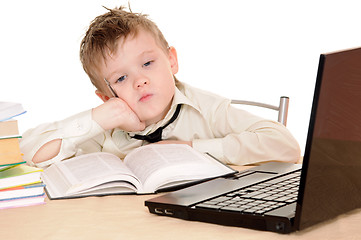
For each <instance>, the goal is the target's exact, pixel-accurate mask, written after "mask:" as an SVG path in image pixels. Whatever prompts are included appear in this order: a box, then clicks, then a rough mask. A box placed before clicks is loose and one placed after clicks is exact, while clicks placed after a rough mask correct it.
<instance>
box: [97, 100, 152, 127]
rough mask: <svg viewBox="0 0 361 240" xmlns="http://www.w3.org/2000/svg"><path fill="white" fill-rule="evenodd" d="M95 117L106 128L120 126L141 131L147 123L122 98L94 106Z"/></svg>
mask: <svg viewBox="0 0 361 240" xmlns="http://www.w3.org/2000/svg"><path fill="white" fill-rule="evenodd" d="M92 114H93V119H94V120H95V121H96V122H97V123H98V124H99V125H100V126H101V127H102V128H103V129H104V130H110V129H114V128H120V129H122V130H124V131H127V132H135V131H141V130H143V129H144V128H145V123H144V122H141V121H140V120H139V118H138V116H137V115H136V114H135V113H134V112H133V110H132V109H131V108H130V107H129V106H128V104H127V103H126V102H124V101H123V100H121V99H120V98H111V99H109V100H108V101H106V102H104V103H103V104H102V105H100V106H98V107H96V108H93V112H92Z"/></svg>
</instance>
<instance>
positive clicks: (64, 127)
mask: <svg viewBox="0 0 361 240" xmlns="http://www.w3.org/2000/svg"><path fill="white" fill-rule="evenodd" d="M230 102H231V101H230V100H229V99H226V98H223V97H220V96H217V95H215V94H212V93H209V92H206V91H202V90H199V89H196V88H193V87H190V86H189V85H187V84H184V83H181V82H178V83H177V88H176V91H175V95H174V98H173V102H172V106H171V109H170V110H169V112H168V114H167V115H166V117H165V118H164V119H163V120H162V121H160V122H158V123H156V124H153V125H150V126H148V127H146V129H145V130H143V131H141V132H136V133H128V132H124V131H122V130H121V129H113V130H109V131H104V130H103V129H102V128H101V127H100V126H99V125H98V124H97V123H96V122H95V121H94V120H92V110H91V109H90V110H87V111H85V112H82V113H79V114H76V115H74V116H72V117H69V118H67V119H64V120H62V121H57V122H54V123H46V124H42V125H39V126H38V127H36V128H33V129H30V130H28V131H26V132H25V133H24V134H23V138H22V140H21V142H20V147H21V149H22V151H23V153H24V159H25V160H26V161H27V162H28V163H29V164H31V165H36V166H38V167H46V166H48V165H50V164H52V163H54V162H57V161H61V160H63V159H67V158H70V157H73V156H76V155H80V154H84V153H90V152H99V151H104V152H110V153H113V154H115V155H117V156H119V157H120V158H124V157H125V156H126V155H127V154H128V153H129V152H130V151H131V150H132V149H134V148H136V147H139V146H142V145H145V144H148V143H147V142H145V141H143V140H137V139H134V138H131V137H130V136H132V135H134V134H140V135H146V134H149V133H151V132H153V131H155V130H156V129H157V128H158V127H160V126H164V125H165V124H166V123H167V122H168V121H169V119H170V118H171V117H172V116H173V113H174V112H175V109H176V106H177V105H178V104H182V108H181V112H180V114H179V116H178V118H177V119H176V120H175V121H174V122H173V123H171V124H170V125H169V126H167V127H166V128H165V129H164V130H163V134H162V139H163V140H182V141H192V144H193V148H194V149H196V150H198V151H200V152H208V153H210V154H212V155H213V156H214V157H216V158H218V159H219V160H220V161H222V162H224V163H227V164H237V165H245V164H252V163H258V162H264V161H272V160H276V161H284V162H297V161H298V160H299V158H300V148H299V145H298V143H297V141H296V140H295V139H294V137H293V136H292V135H291V133H290V132H289V131H288V129H287V128H286V127H285V126H283V125H282V124H280V123H278V122H275V121H271V120H266V119H263V118H260V117H258V116H255V115H253V114H250V113H249V112H247V111H244V110H240V109H238V108H235V107H233V106H232V105H231V104H230ZM54 139H62V144H61V148H60V152H59V154H58V155H57V156H56V157H54V158H53V159H50V160H48V161H45V162H42V163H37V164H34V163H33V162H32V158H33V156H34V155H35V153H36V152H37V151H38V150H39V148H40V147H41V146H42V145H44V144H45V143H47V142H49V141H51V140H54Z"/></svg>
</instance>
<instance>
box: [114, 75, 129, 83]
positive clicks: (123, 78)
mask: <svg viewBox="0 0 361 240" xmlns="http://www.w3.org/2000/svg"><path fill="white" fill-rule="evenodd" d="M126 78H127V76H121V77H120V78H118V80H117V81H116V83H119V82H123V81H124V80H125V79H126Z"/></svg>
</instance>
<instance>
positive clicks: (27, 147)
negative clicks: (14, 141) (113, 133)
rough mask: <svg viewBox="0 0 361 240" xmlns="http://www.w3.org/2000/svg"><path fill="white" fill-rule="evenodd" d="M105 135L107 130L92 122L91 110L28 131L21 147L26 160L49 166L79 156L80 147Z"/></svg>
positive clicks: (36, 164)
mask: <svg viewBox="0 0 361 240" xmlns="http://www.w3.org/2000/svg"><path fill="white" fill-rule="evenodd" d="M103 132H104V130H103V128H102V127H100V126H99V125H98V124H97V123H96V122H95V121H94V120H92V110H88V111H85V112H82V113H79V114H76V115H74V116H72V117H69V118H67V119H65V120H62V121H59V122H54V123H46V124H42V125H39V126H38V127H36V128H33V129H30V130H28V131H26V132H25V133H24V134H23V138H22V139H21V141H20V147H21V150H22V152H23V153H24V160H26V161H27V162H28V163H29V164H31V165H35V166H38V167H45V166H48V165H50V164H52V163H54V162H57V161H61V160H63V159H66V158H69V157H72V156H74V155H76V154H77V152H78V151H79V149H78V147H77V146H78V145H79V144H82V143H83V142H85V141H87V140H88V139H91V138H93V137H95V136H97V135H99V134H101V133H103ZM63 140H66V141H63ZM94 147H95V148H96V147H97V146H94ZM99 149H100V146H99Z"/></svg>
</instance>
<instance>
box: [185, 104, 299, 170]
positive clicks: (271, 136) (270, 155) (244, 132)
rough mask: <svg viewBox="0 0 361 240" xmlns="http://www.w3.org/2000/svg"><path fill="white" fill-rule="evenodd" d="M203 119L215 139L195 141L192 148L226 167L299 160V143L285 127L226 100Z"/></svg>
mask: <svg viewBox="0 0 361 240" xmlns="http://www.w3.org/2000/svg"><path fill="white" fill-rule="evenodd" d="M211 113H212V112H211ZM206 119H209V121H208V124H209V125H210V126H211V128H212V131H213V133H214V136H215V137H214V138H213V139H195V140H193V143H192V145H193V147H194V148H195V149H197V150H199V151H202V152H209V153H210V154H212V155H213V156H215V157H217V158H219V159H220V160H222V161H223V162H225V163H227V164H236V165H246V164H254V163H259V162H267V161H283V162H298V161H299V159H300V155H301V151H300V147H299V144H298V142H297V141H296V139H295V138H294V137H293V136H292V134H291V133H290V131H289V130H288V129H287V128H286V127H285V126H284V125H282V124H280V123H278V122H275V121H271V120H266V119H262V118H260V117H258V116H255V115H253V114H250V113H249V112H247V111H243V110H241V109H238V108H236V107H234V106H232V105H231V104H230V102H229V101H223V102H222V103H220V104H219V105H218V106H217V107H216V109H215V110H214V111H213V114H212V115H210V116H206Z"/></svg>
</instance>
